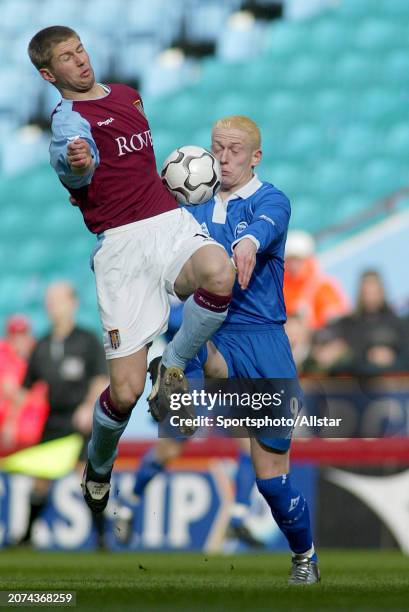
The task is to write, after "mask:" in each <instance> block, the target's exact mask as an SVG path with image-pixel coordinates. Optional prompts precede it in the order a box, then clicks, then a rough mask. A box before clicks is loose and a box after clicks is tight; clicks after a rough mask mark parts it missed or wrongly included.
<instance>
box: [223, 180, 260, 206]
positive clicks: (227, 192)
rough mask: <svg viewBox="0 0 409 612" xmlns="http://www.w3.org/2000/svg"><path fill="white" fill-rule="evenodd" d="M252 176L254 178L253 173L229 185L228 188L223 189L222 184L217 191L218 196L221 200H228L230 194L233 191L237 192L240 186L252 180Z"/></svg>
mask: <svg viewBox="0 0 409 612" xmlns="http://www.w3.org/2000/svg"><path fill="white" fill-rule="evenodd" d="M253 178H254V174H252V175H251V176H250V177H247V178H245V179H244V180H242V181H240V182H239V183H237V184H236V185H233V186H232V187H229V188H228V189H223V186H222V187H221V189H220V191H219V193H218V195H219V197H220V198H221V199H222V200H223V201H225V200H228V199H229V198H230V196H232V195H233V194H234V193H237V191H239V190H240V189H241V188H242V187H245V186H246V185H247V184H248V183H249V182H250V181H251V180H253Z"/></svg>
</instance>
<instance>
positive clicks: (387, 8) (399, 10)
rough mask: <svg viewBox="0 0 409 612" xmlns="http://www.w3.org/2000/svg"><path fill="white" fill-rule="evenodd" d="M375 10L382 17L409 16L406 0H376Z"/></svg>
mask: <svg viewBox="0 0 409 612" xmlns="http://www.w3.org/2000/svg"><path fill="white" fill-rule="evenodd" d="M376 4H377V5H378V6H377V10H378V11H379V13H380V14H381V15H382V16H384V17H389V18H393V19H404V18H405V17H406V18H409V4H408V2H407V0H377V2H376Z"/></svg>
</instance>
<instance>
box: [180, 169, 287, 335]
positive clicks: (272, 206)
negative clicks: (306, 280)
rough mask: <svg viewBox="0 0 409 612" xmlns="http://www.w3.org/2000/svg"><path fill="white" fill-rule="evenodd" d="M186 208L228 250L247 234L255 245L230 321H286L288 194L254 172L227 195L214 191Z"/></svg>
mask: <svg viewBox="0 0 409 612" xmlns="http://www.w3.org/2000/svg"><path fill="white" fill-rule="evenodd" d="M187 210H189V212H190V213H191V214H192V215H193V216H194V217H195V218H196V220H197V221H198V222H199V223H200V225H201V227H202V231H203V233H204V234H208V235H210V236H211V237H212V238H214V239H215V240H217V242H219V243H220V244H222V245H223V246H224V247H225V248H226V250H227V252H228V253H229V254H230V255H232V254H233V247H234V245H235V244H236V243H237V242H238V241H239V240H240V239H241V238H244V237H248V238H250V239H251V240H252V241H253V242H254V243H255V244H256V246H257V257H256V265H255V268H254V271H253V274H252V277H251V279H250V283H249V286H248V288H247V289H245V290H242V289H240V287H239V285H238V283H237V280H236V282H235V285H234V288H233V299H232V303H231V305H230V308H229V312H228V315H227V319H226V323H227V324H229V323H235V324H264V325H265V324H271V323H276V324H282V323H285V321H286V313H285V304H284V296H283V277H284V248H285V241H286V237H287V230H288V223H289V220H290V214H291V208H290V202H289V200H288V198H287V196H286V195H285V194H284V193H283V192H282V191H280V190H279V189H276V187H274V186H273V185H272V184H271V183H267V182H261V181H260V180H259V179H258V177H257V175H254V176H253V178H252V179H251V180H250V181H249V182H248V183H247V184H246V185H244V187H242V188H241V189H239V190H238V191H237V192H236V193H234V194H232V195H230V197H229V198H228V199H227V200H225V201H223V200H221V198H220V197H218V196H216V197H215V198H213V199H212V200H209V201H208V202H206V203H205V204H200V205H199V206H188V207H187Z"/></svg>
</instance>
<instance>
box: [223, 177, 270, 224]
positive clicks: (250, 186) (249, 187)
mask: <svg viewBox="0 0 409 612" xmlns="http://www.w3.org/2000/svg"><path fill="white" fill-rule="evenodd" d="M262 184H263V183H262V182H261V181H260V180H259V178H258V176H257V174H254V176H253V178H251V179H250V180H249V182H248V183H246V184H245V185H243V187H240V189H238V190H237V191H235V192H234V193H231V194H230V195H229V197H228V198H227V200H222V199H221V198H220V196H219V195H218V194H216V196H215V199H214V208H213V216H212V221H213V223H226V215H227V205H228V203H229V202H231V200H236V199H237V198H240V199H242V200H244V199H246V198H249V197H250V196H252V195H253V194H254V193H256V191H257V190H258V189H260V187H261V186H262Z"/></svg>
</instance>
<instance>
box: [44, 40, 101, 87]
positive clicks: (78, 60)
mask: <svg viewBox="0 0 409 612" xmlns="http://www.w3.org/2000/svg"><path fill="white" fill-rule="evenodd" d="M40 73H41V75H42V77H43V78H44V79H45V80H46V81H49V82H50V83H53V84H54V85H55V86H56V87H57V88H58V89H59V90H60V91H61V92H69V91H72V92H86V91H89V90H90V89H91V88H92V87H93V85H94V83H95V76H94V71H93V69H92V66H91V64H90V59H89V56H88V53H87V52H86V51H85V49H84V47H83V45H82V43H81V41H80V40H79V39H78V38H77V37H76V36H73V37H71V38H69V39H68V40H65V41H63V42H61V43H58V45H56V46H55V47H54V49H53V52H52V59H51V63H50V67H49V68H41V70H40Z"/></svg>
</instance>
